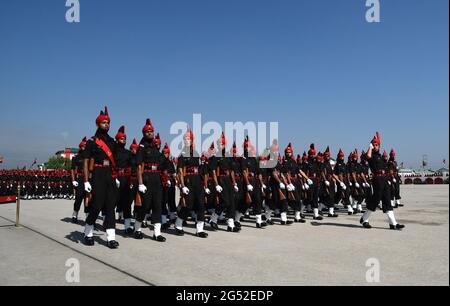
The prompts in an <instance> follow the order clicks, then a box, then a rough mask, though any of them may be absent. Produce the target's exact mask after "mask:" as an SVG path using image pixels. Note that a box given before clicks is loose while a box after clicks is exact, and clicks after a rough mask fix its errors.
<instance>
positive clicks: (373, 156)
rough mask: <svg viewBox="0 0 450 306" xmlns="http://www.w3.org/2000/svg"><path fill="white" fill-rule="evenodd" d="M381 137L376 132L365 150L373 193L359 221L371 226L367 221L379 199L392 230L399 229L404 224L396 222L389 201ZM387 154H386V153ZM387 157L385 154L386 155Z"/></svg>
mask: <svg viewBox="0 0 450 306" xmlns="http://www.w3.org/2000/svg"><path fill="white" fill-rule="evenodd" d="M380 145H381V138H380V135H379V134H378V132H377V133H376V136H375V137H374V138H373V139H372V141H371V143H370V147H369V150H368V151H367V159H368V162H369V166H370V170H371V171H372V173H373V195H372V197H371V198H370V201H369V202H368V203H367V211H366V212H365V213H364V215H363V216H362V218H361V220H360V223H361V224H362V225H363V227H364V228H371V227H372V226H371V225H370V223H369V217H370V215H371V214H372V213H373V212H375V210H376V208H377V206H378V203H379V202H380V201H381V203H382V208H383V212H384V213H386V214H387V216H388V219H389V227H390V229H393V230H400V229H402V228H404V227H405V226H404V225H402V224H399V223H397V221H396V219H395V215H394V211H393V210H392V205H391V202H390V200H391V199H390V190H389V185H388V176H389V172H388V164H387V161H386V160H385V158H384V157H382V156H381V154H380ZM386 155H387V154H386ZM386 157H387V156H386Z"/></svg>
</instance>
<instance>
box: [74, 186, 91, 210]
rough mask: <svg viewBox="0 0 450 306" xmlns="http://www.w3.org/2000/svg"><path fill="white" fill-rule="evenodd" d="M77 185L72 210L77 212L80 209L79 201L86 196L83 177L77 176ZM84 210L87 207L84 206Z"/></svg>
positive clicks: (81, 201)
mask: <svg viewBox="0 0 450 306" xmlns="http://www.w3.org/2000/svg"><path fill="white" fill-rule="evenodd" d="M77 182H78V187H76V188H75V202H74V203H73V210H74V211H76V212H78V211H80V207H81V203H83V200H84V198H85V197H86V191H85V190H84V180H83V178H81V177H80V178H78V179H77ZM84 212H85V213H87V212H88V208H87V207H84Z"/></svg>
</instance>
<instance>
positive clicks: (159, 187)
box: [134, 119, 170, 242]
mask: <svg viewBox="0 0 450 306" xmlns="http://www.w3.org/2000/svg"><path fill="white" fill-rule="evenodd" d="M142 134H143V138H142V140H141V143H140V145H139V149H138V152H137V155H136V163H137V165H138V170H137V177H138V183H139V187H138V188H139V193H140V196H141V198H142V207H139V209H138V210H137V215H136V222H135V232H134V237H135V238H136V239H142V238H144V236H143V234H142V232H141V224H142V221H144V218H145V215H146V212H147V211H149V210H151V211H152V214H151V220H152V223H153V231H154V233H153V238H154V239H155V240H156V241H158V242H164V241H166V238H165V237H163V236H162V235H161V212H162V207H161V204H162V193H163V186H164V185H166V184H170V181H169V180H168V176H167V161H166V159H165V158H164V157H163V155H162V154H161V152H160V151H159V150H158V148H157V145H156V143H155V141H154V137H155V134H154V128H153V125H152V123H151V121H150V119H147V120H146V124H145V126H144V127H143V128H142Z"/></svg>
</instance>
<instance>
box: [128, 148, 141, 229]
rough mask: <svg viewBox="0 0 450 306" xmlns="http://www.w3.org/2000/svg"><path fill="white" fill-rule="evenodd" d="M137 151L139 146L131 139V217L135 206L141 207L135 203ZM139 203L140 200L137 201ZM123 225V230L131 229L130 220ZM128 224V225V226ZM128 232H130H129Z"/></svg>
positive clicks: (133, 214)
mask: <svg viewBox="0 0 450 306" xmlns="http://www.w3.org/2000/svg"><path fill="white" fill-rule="evenodd" d="M138 149H139V144H138V143H137V141H136V139H133V142H132V143H131V145H130V152H131V178H130V181H131V186H130V189H131V201H132V202H133V201H134V211H133V212H132V216H135V213H136V208H137V205H142V203H141V202H140V203H136V199H137V195H138V186H139V183H138V179H137V163H136V154H137V151H138ZM138 201H140V200H138ZM124 224H125V229H126V228H132V227H131V219H130V220H129V221H127V220H126V219H125V220H124ZM128 224H129V225H128ZM132 230H133V231H134V227H133V228H132ZM128 232H131V230H129V231H128Z"/></svg>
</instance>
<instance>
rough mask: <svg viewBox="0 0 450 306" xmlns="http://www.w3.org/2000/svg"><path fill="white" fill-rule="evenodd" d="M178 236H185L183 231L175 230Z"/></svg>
mask: <svg viewBox="0 0 450 306" xmlns="http://www.w3.org/2000/svg"><path fill="white" fill-rule="evenodd" d="M175 232H176V234H177V236H184V231H183V230H182V229H178V228H175Z"/></svg>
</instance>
